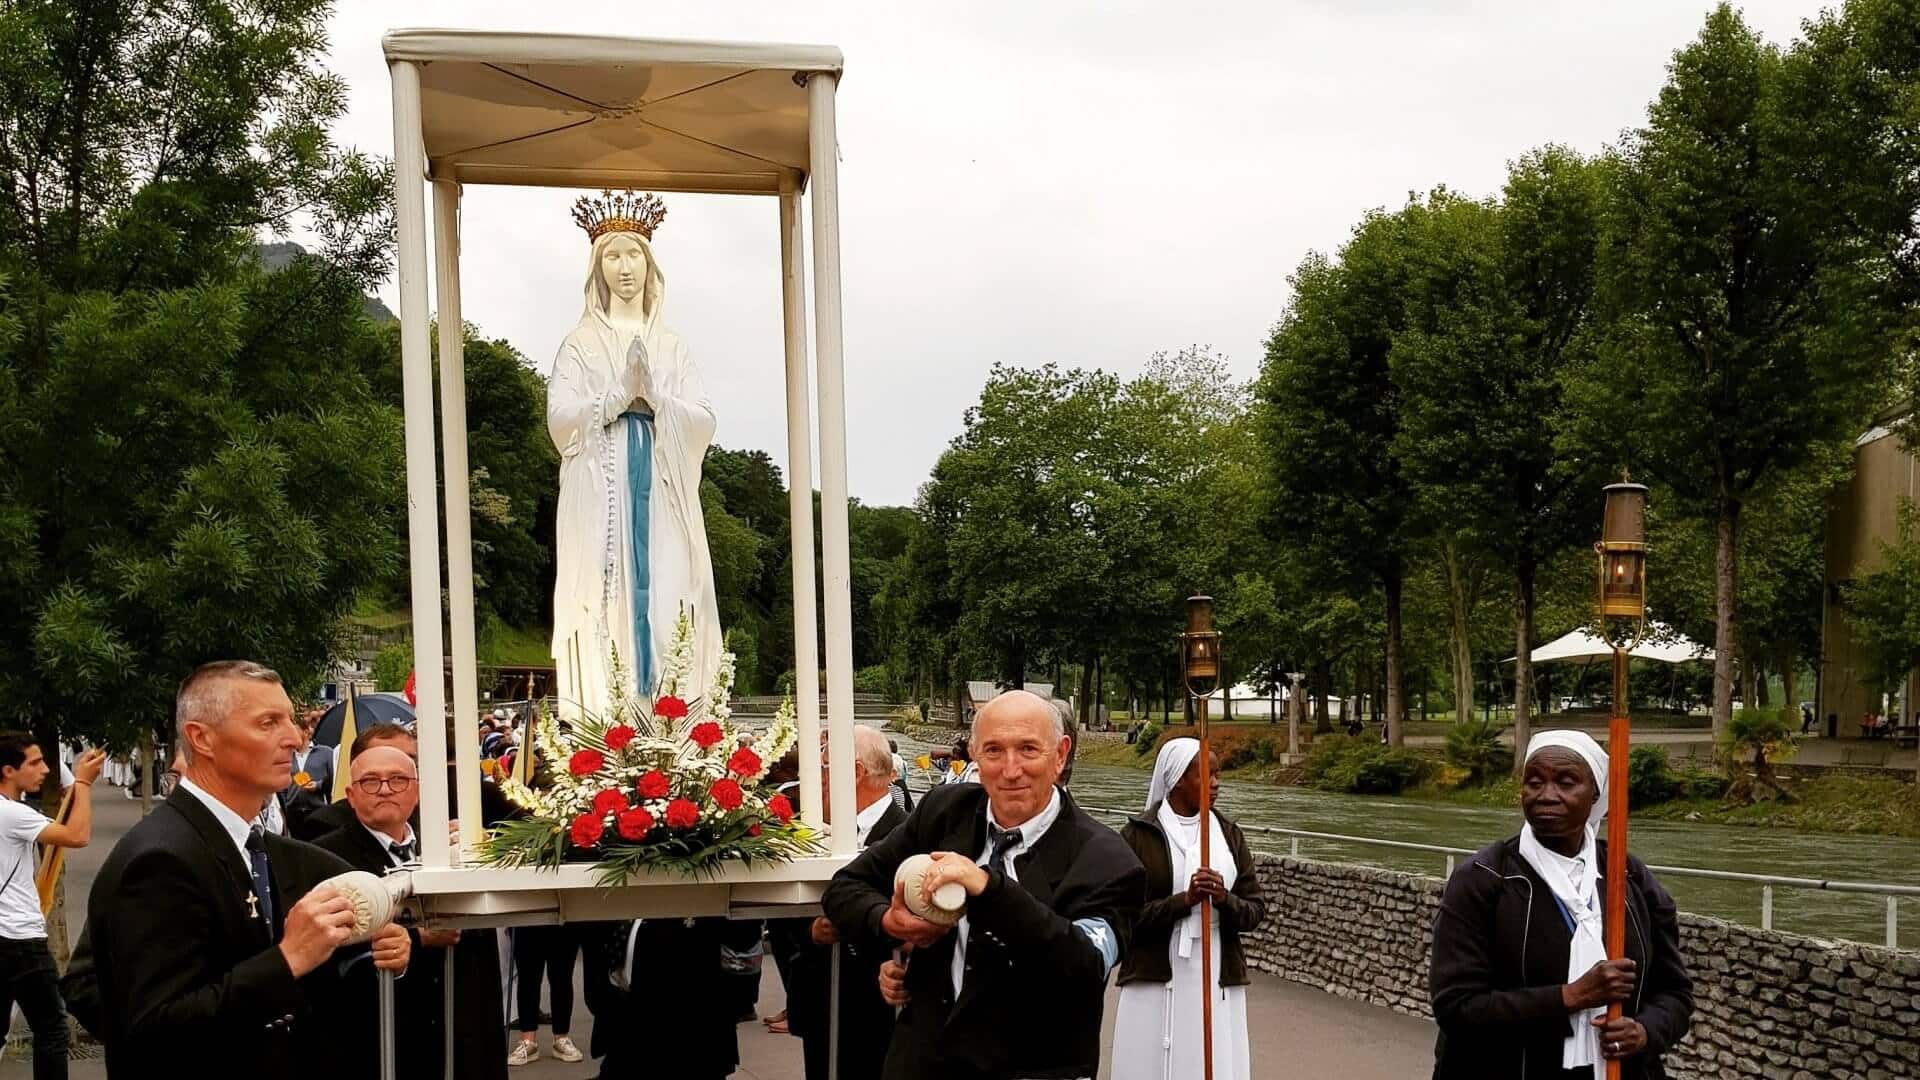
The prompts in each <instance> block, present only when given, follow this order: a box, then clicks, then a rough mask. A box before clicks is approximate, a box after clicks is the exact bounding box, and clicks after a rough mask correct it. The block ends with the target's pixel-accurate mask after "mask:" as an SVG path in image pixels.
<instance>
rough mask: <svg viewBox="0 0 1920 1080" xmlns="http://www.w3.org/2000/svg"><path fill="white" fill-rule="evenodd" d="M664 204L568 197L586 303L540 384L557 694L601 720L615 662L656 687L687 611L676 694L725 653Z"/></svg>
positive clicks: (637, 687) (704, 426)
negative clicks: (547, 437)
mask: <svg viewBox="0 0 1920 1080" xmlns="http://www.w3.org/2000/svg"><path fill="white" fill-rule="evenodd" d="M666 212H667V211H666V207H665V205H663V204H662V203H661V202H660V200H659V199H658V198H657V197H655V196H653V195H640V196H635V195H633V194H632V193H631V192H629V193H626V194H622V195H614V194H612V193H602V195H601V197H600V198H599V199H589V198H582V199H580V200H579V201H578V202H576V203H575V204H574V209H573V215H574V220H575V222H577V223H578V224H579V225H580V227H581V228H583V229H585V230H586V232H587V237H588V239H589V240H590V241H591V242H592V245H593V255H592V257H591V258H590V259H589V260H588V264H587V285H586V310H585V311H583V312H582V313H581V315H580V323H579V325H577V326H575V327H574V328H573V330H572V332H570V333H568V334H567V337H566V340H565V341H563V342H561V344H560V354H559V356H557V357H556V358H555V359H554V362H553V377H552V379H551V380H550V381H549V384H548V387H547V427H548V430H549V431H550V432H551V434H552V436H553V444H554V446H555V447H557V448H558V449H559V451H560V502H559V507H558V513H557V526H556V533H557V536H556V537H555V545H554V561H555V563H556V564H557V570H558V573H557V575H556V580H555V582H554V589H553V659H554V666H555V668H556V669H557V671H558V674H559V694H560V699H561V700H562V701H563V702H567V703H570V704H573V705H576V706H578V707H584V708H585V709H587V710H589V711H591V712H594V713H596V714H604V711H605V710H606V708H607V705H608V702H609V701H610V700H611V698H612V686H613V682H612V681H613V678H614V673H615V670H616V669H615V667H614V663H613V660H614V658H615V657H618V660H619V670H620V672H621V675H622V676H623V677H624V679H625V681H626V684H627V685H626V690H627V693H628V695H629V696H637V697H639V698H643V699H650V698H652V697H653V696H654V694H655V693H656V692H657V690H658V685H659V679H660V674H661V664H662V661H663V659H664V658H665V657H666V656H667V648H668V643H669V642H670V641H671V640H672V638H673V633H674V627H675V624H676V622H677V621H678V619H679V618H680V616H681V614H682V613H685V614H686V616H687V617H688V618H689V619H690V620H691V621H692V625H693V642H694V650H693V651H694V658H693V670H692V671H691V672H689V673H687V674H688V678H687V681H686V683H685V684H684V687H683V689H682V693H683V694H684V695H685V696H686V697H688V698H693V697H697V696H701V695H704V694H705V693H707V692H708V690H709V688H711V687H712V685H713V679H714V673H715V671H716V669H717V668H718V666H719V659H720V651H721V636H720V618H719V611H718V608H717V607H716V605H715V600H714V593H713V561H712V558H711V556H710V555H709V554H708V551H707V533H706V527H705V520H704V518H703V517H702V516H701V513H700V465H701V461H702V459H703V458H704V457H705V456H706V452H707V444H708V443H709V442H710V441H711V440H712V438H713V429H714V415H713V406H712V405H710V404H708V402H707V396H706V392H705V390H704V389H703V387H702V386H701V383H700V377H699V374H698V372H697V371H696V370H695V369H694V366H693V362H692V360H691V359H690V358H689V357H688V356H687V350H686V347H685V346H684V345H683V344H681V341H680V337H679V335H677V334H675V333H674V332H673V331H672V330H669V329H668V328H667V325H666V322H665V320H664V319H663V318H662V317H661V313H660V312H661V307H662V305H663V301H664V300H665V296H666V279H665V277H664V276H663V275H662V274H661V272H660V264H659V262H658V261H657V260H656V259H655V258H654V256H653V247H652V244H651V243H650V241H651V240H652V238H653V231H654V229H655V228H656V227H658V226H659V224H660V221H661V219H663V218H665V217H666Z"/></svg>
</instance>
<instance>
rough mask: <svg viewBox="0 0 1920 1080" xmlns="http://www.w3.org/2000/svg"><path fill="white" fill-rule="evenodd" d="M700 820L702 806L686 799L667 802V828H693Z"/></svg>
mask: <svg viewBox="0 0 1920 1080" xmlns="http://www.w3.org/2000/svg"><path fill="white" fill-rule="evenodd" d="M699 821H700V808H699V807H697V806H695V805H693V803H692V802H690V801H688V800H686V799H675V800H673V801H672V802H670V803H668V804H667V828H669V829H691V828H693V827H694V825H695V824H697V823H698V822H699Z"/></svg>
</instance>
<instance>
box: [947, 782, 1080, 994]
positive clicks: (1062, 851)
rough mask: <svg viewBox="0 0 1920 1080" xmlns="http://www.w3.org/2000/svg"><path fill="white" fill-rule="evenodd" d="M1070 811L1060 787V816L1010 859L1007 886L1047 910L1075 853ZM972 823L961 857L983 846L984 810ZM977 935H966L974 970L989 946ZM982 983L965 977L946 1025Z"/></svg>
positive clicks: (1070, 801) (1071, 807)
mask: <svg viewBox="0 0 1920 1080" xmlns="http://www.w3.org/2000/svg"><path fill="white" fill-rule="evenodd" d="M982 802H985V800H982ZM1074 812H1075V811H1074V805H1073V799H1072V797H1070V796H1069V795H1068V794H1067V793H1066V790H1065V789H1064V788H1063V789H1060V813H1059V814H1058V815H1057V816H1056V817H1055V818H1054V819H1053V824H1052V825H1051V826H1049V827H1048V828H1047V831H1046V832H1045V833H1043V834H1042V835H1041V837H1040V839H1039V840H1037V841H1035V842H1034V845H1033V846H1032V847H1031V848H1028V849H1027V850H1026V852H1024V853H1023V854H1021V855H1019V856H1017V857H1015V859H1014V860H1013V873H1014V877H1015V880H1014V881H1013V882H1011V883H1010V884H1011V885H1012V887H1013V888H1016V889H1025V890H1026V892H1027V895H1029V896H1031V897H1033V898H1034V899H1035V900H1038V901H1040V903H1041V904H1042V905H1043V906H1045V907H1048V908H1051V907H1053V897H1054V893H1055V891H1056V890H1058V888H1059V886H1060V882H1061V880H1062V879H1063V878H1065V877H1066V875H1067V870H1068V869H1069V868H1070V867H1071V866H1072V865H1073V856H1074V853H1075V851H1076V846H1075V844H1074V840H1073V833H1074V829H1073V825H1072V818H1073V815H1074ZM975 821H976V822H977V827H976V830H975V831H976V835H975V836H974V837H973V839H972V844H971V846H969V847H965V848H958V849H956V850H958V851H959V852H960V853H961V854H962V855H968V856H973V855H978V854H979V853H980V850H981V849H982V848H984V847H986V846H987V815H986V812H985V810H984V809H983V810H982V812H981V813H979V814H978V815H976V816H975ZM979 934H980V931H979V930H977V929H972V928H970V929H969V932H968V935H967V949H968V950H969V951H970V952H972V951H974V950H975V949H976V948H979V949H981V950H982V951H981V952H979V953H976V954H975V960H974V962H973V966H974V967H975V969H976V970H980V969H982V968H983V967H984V959H985V952H984V950H985V948H987V947H989V945H990V943H988V942H985V941H981V940H979V939H978V937H977V935H979ZM949 959H951V957H949ZM983 981H984V980H982V979H976V978H969V979H965V980H963V981H962V982H961V984H960V996H959V997H958V998H957V999H955V1000H954V1003H953V1012H952V1013H950V1014H949V1015H948V1019H947V1022H948V1023H952V1022H953V1017H955V1016H958V1015H960V1012H961V1010H963V1009H965V1008H966V1007H967V1003H968V1002H971V1001H972V1000H973V999H974V998H975V997H977V996H978V995H979V992H980V985H981V983H982V982H983Z"/></svg>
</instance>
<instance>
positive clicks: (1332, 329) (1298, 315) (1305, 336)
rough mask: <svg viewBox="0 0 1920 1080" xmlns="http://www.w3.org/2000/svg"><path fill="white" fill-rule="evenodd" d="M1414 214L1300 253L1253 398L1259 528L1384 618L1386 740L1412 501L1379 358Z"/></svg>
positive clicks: (1394, 724)
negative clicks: (1261, 437) (1261, 484)
mask: <svg viewBox="0 0 1920 1080" xmlns="http://www.w3.org/2000/svg"><path fill="white" fill-rule="evenodd" d="M1422 213H1424V208H1423V207H1422V206H1421V204H1420V203H1419V202H1418V201H1417V200H1416V201H1414V202H1411V203H1410V204H1409V205H1408V207H1407V208H1406V209H1405V210H1403V211H1401V212H1398V213H1394V214H1386V213H1379V212H1375V213H1371V214H1369V215H1367V217H1366V218H1365V219H1364V220H1363V221H1362V222H1361V223H1360V224H1359V225H1358V226H1357V227H1356V228H1355V229H1354V232H1353V236H1352V237H1351V238H1350V239H1349V240H1348V241H1347V243H1346V245H1345V246H1344V247H1342V248H1341V249H1340V252H1339V258H1338V259H1337V260H1333V259H1328V258H1327V257H1325V256H1323V255H1319V254H1309V255H1308V256H1307V258H1306V259H1305V260H1304V261H1303V262H1302V263H1301V264H1300V268H1299V269H1298V270H1297V271H1295V273H1294V275H1293V277H1292V279H1291V281H1292V284H1293V289H1294V294H1293V298H1292V299H1291V300H1290V301H1289V303H1288V305H1287V309H1286V311H1285V313H1284V314H1283V315H1282V316H1281V318H1280V322H1279V324H1278V325H1277V326H1275V328H1274V330H1273V334H1272V336H1271V337H1269V338H1268V340H1267V355H1266V362H1265V364H1264V366H1263V368H1262V371H1261V378H1260V382H1259V384H1258V389H1257V393H1258V395H1259V397H1260V399H1261V400H1262V401H1263V402H1264V403H1265V405H1266V406H1267V407H1266V409H1265V410H1263V412H1262V415H1263V416H1264V417H1265V418H1266V419H1267V421H1268V423H1267V431H1266V444H1267V448H1268V452H1267V464H1268V469H1269V477H1270V490H1271V494H1272V500H1271V504H1270V512H1269V521H1270V523H1271V525H1272V527H1273V530H1274V532H1275V533H1276V535H1279V536H1282V537H1285V538H1286V540H1287V541H1288V542H1290V543H1293V544H1295V545H1297V546H1298V547H1300V548H1301V549H1302V550H1303V551H1304V552H1306V553H1307V555H1308V562H1309V565H1311V566H1313V567H1315V568H1316V569H1317V571H1318V572H1319V573H1320V574H1321V575H1322V576H1323V580H1324V581H1325V582H1327V583H1328V584H1329V585H1331V586H1335V587H1337V588H1339V589H1341V590H1344V591H1345V592H1347V593H1348V595H1349V596H1354V597H1358V596H1361V595H1364V594H1366V593H1367V592H1370V591H1371V590H1372V589H1375V588H1377V589H1378V590H1379V591H1380V595H1381V601H1382V612H1383V614H1384V617H1385V630H1384V634H1385V652H1386V687H1385V689H1386V694H1385V696H1386V707H1387V730H1388V738H1389V740H1390V741H1391V742H1392V743H1393V744H1394V745H1396V746H1398V745H1401V744H1402V743H1403V735H1404V733H1403V732H1402V730H1401V721H1402V720H1403V718H1404V714H1405V707H1404V704H1403V701H1402V698H1403V686H1404V680H1403V676H1402V649H1401V645H1402V636H1403V635H1402V607H1403V600H1404V596H1403V590H1404V588H1405V585H1406V579H1407V559H1408V555H1409V552H1410V549H1411V547H1412V544H1413V541H1414V536H1415V533H1414V528H1413V523H1412V521H1411V516H1412V513H1413V493H1412V490H1411V487H1410V485H1409V483H1408V481H1407V479H1406V477H1405V476H1404V475H1403V473H1402V471H1401V468H1400V464H1399V459H1398V457H1397V456H1396V455H1395V454H1394V453H1393V447H1394V442H1395V440H1396V438H1397V437H1398V435H1399V431H1400V425H1401V418H1400V404H1401V402H1400V393H1399V391H1398V389H1397V388H1396V387H1395V385H1394V382H1393V377H1392V371H1391V367H1390V364H1389V353H1390V351H1391V349H1392V347H1393V340H1394V337H1395V335H1396V334H1398V333H1399V332H1400V330H1401V329H1402V328H1403V327H1404V325H1405V321H1406V304H1405V295H1406V291H1407V277H1408V267H1407V264H1406V254H1407V251H1408V248H1409V242H1408V234H1409V232H1410V231H1411V230H1412V229H1413V228H1414V227H1415V226H1414V221H1415V219H1417V218H1418V217H1419V216H1420V215H1421V214H1422Z"/></svg>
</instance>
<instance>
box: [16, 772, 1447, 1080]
mask: <svg viewBox="0 0 1920 1080" xmlns="http://www.w3.org/2000/svg"><path fill="white" fill-rule="evenodd" d="M102 788H103V790H102V792H101V794H102V795H103V796H104V798H103V799H102V800H101V803H100V806H99V808H98V809H97V811H96V813H95V826H94V843H93V845H92V846H91V847H89V848H86V849H83V850H81V851H77V852H74V853H73V856H72V858H71V859H70V861H69V862H68V874H67V888H68V895H69V897H70V898H71V899H70V901H69V904H70V910H72V911H74V912H75V913H76V919H75V923H76V925H75V928H74V932H75V934H76V936H77V934H78V925H77V924H78V921H79V920H78V917H77V916H78V913H79V912H82V911H84V909H85V897H86V894H87V890H88V889H90V888H91V887H92V884H93V876H94V874H95V873H96V872H97V871H98V870H99V867H100V864H101V862H102V860H104V859H105V858H106V854H107V852H108V851H109V850H111V847H112V844H113V842H114V841H116V840H118V839H119V837H120V836H121V835H122V834H123V833H125V832H126V830H127V829H128V828H130V827H131V826H132V825H133V823H134V821H136V820H138V812H139V805H140V804H139V803H138V802H134V801H129V800H126V799H123V798H122V797H121V795H120V794H119V792H118V791H117V790H116V789H113V788H107V787H105V785H102ZM575 978H576V980H577V979H578V975H577V974H576V976H575ZM1115 996H1116V995H1115V994H1114V993H1113V992H1109V993H1108V995H1107V1031H1106V1038H1105V1039H1103V1044H1107V1045H1110V1044H1111V1041H1112V1025H1113V1003H1114V1000H1115ZM574 1001H575V1002H576V1005H575V1008H574V1021H573V1036H574V1038H575V1040H576V1041H578V1042H579V1043H580V1045H581V1047H582V1048H585V1047H586V1046H587V1045H589V1039H590V1037H591V1035H592V1033H593V1018H592V1016H591V1015H590V1014H588V1013H587V1011H586V1007H585V1005H584V1004H583V997H582V995H581V994H579V993H577V992H576V993H575V995H574ZM783 1004H784V1000H783V994H782V991H781V988H780V980H779V978H778V977H777V975H776V974H775V973H774V970H773V965H772V964H768V965H767V971H766V973H765V975H764V976H763V979H762V982H761V990H760V1005H759V1009H760V1012H761V1013H762V1014H763V1015H766V1014H771V1013H775V1012H778V1011H779V1010H780V1009H781V1007H782V1006H783ZM1247 1024H1248V1028H1249V1031H1250V1032H1251V1039H1252V1043H1253V1061H1254V1068H1253V1075H1254V1076H1255V1077H1272V1078H1276V1080H1277V1078H1281V1077H1328V1076H1337V1077H1340V1078H1341V1080H1372V1078H1376V1077H1378V1078H1382V1080H1385V1078H1406V1077H1415V1076H1424V1075H1427V1074H1428V1073H1429V1072H1431V1071H1432V1067H1433V1025H1432V1024H1430V1023H1428V1022H1427V1021H1425V1020H1421V1019H1418V1018H1415V1017H1410V1016H1402V1015H1400V1014H1399V1013H1395V1012H1392V1011H1391V1010H1388V1009H1383V1008H1379V1007H1377V1006H1373V1005H1365V1004H1361V1003H1359V1002H1354V1001H1348V1000H1346V999H1344V998H1337V997H1333V996H1331V995H1329V994H1324V993H1321V992H1320V991H1318V990H1314V989H1312V988H1309V987H1306V986H1303V985H1301V984H1299V983H1291V982H1287V981H1285V980H1282V979H1278V978H1274V977H1272V976H1266V975H1256V976H1255V977H1254V983H1253V986H1252V987H1251V988H1250V993H1249V994H1248V995H1247ZM738 1032H739V1039H740V1062H741V1064H740V1070H739V1071H738V1072H736V1073H735V1074H734V1076H735V1077H736V1078H738V1080H802V1070H801V1064H800V1041H799V1040H798V1039H795V1038H793V1037H792V1036H789V1035H774V1034H771V1033H769V1032H768V1031H767V1030H766V1028H765V1027H764V1026H762V1025H760V1024H758V1023H746V1024H742V1025H740V1027H739V1028H738ZM541 1039H542V1043H541V1046H542V1049H543V1050H545V1049H546V1045H547V1039H548V1033H547V1032H546V1031H545V1030H544V1029H543V1031H542V1033H541ZM504 1052H505V1051H504V1050H502V1053H504ZM30 1072H31V1070H30V1069H29V1067H28V1065H27V1063H26V1062H25V1061H24V1060H20V1059H17V1058H15V1057H13V1056H11V1055H10V1056H9V1057H8V1059H7V1060H6V1061H4V1062H0V1080H12V1078H16V1077H17V1078H20V1080H25V1078H26V1077H27V1076H29V1075H30ZM71 1075H72V1076H73V1078H74V1080H103V1078H104V1077H105V1076H106V1068H105V1066H104V1064H103V1063H102V1062H100V1061H99V1060H98V1059H94V1060H76V1061H74V1062H73V1066H72V1072H71ZM512 1075H513V1076H514V1077H516V1078H524V1080H548V1078H551V1080H559V1078H562V1077H565V1078H569V1080H572V1078H584V1077H590V1076H593V1075H595V1069H594V1064H593V1062H591V1061H587V1062H583V1063H581V1064H577V1065H567V1064H563V1063H560V1062H557V1061H553V1060H552V1059H551V1058H543V1059H542V1060H540V1061H538V1062H536V1063H534V1064H532V1065H530V1066H527V1067H526V1068H521V1069H515V1070H513V1073H512ZM1101 1075H1102V1077H1105V1076H1107V1075H1108V1064H1107V1063H1106V1062H1103V1063H1102V1069H1101ZM406 1080H415V1078H412V1077H409V1078H406ZM422 1080H425V1078H422Z"/></svg>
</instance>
